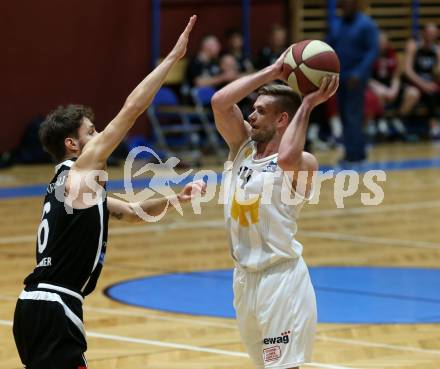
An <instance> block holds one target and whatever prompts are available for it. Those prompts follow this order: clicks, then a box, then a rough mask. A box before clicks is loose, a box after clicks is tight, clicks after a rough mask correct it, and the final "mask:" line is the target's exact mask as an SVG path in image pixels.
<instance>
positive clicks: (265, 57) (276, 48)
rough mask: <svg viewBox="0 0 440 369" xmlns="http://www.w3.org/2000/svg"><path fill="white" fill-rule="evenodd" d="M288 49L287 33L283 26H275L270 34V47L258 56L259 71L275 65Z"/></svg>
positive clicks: (265, 48) (266, 47)
mask: <svg viewBox="0 0 440 369" xmlns="http://www.w3.org/2000/svg"><path fill="white" fill-rule="evenodd" d="M286 48H287V31H286V29H285V28H284V27H283V26H281V25H279V24H274V25H273V26H272V30H271V33H270V39H269V45H268V46H265V47H263V49H262V50H261V51H260V53H259V54H258V56H257V59H256V62H255V65H256V67H257V69H258V70H260V69H263V68H266V67H267V66H269V65H272V64H273V63H275V62H276V61H277V59H278V58H279V57H280V55H281V54H282V53H283V52H284V51H285V50H286Z"/></svg>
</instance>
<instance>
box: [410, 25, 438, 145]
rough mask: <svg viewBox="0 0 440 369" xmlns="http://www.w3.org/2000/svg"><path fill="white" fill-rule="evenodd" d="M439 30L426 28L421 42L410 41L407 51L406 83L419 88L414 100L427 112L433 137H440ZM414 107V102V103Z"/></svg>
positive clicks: (430, 26) (429, 26) (433, 27)
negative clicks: (439, 109) (439, 100)
mask: <svg viewBox="0 0 440 369" xmlns="http://www.w3.org/2000/svg"><path fill="white" fill-rule="evenodd" d="M437 35H438V30H437V26H436V25H435V24H434V23H428V24H426V25H425V27H424V28H423V31H422V33H421V36H422V37H421V39H420V40H418V41H416V40H413V39H411V40H409V41H408V42H407V44H406V48H405V66H404V72H405V81H406V83H408V84H409V85H411V86H414V87H415V88H416V91H417V93H416V95H415V96H414V99H415V101H416V102H418V101H419V100H420V101H422V102H423V103H424V104H425V105H426V107H427V109H428V117H429V124H430V134H431V136H432V137H435V138H439V137H440V125H439V120H438V115H437V111H436V110H437V107H438V99H439V92H440V88H439V83H438V82H439V79H438V70H439V69H440V48H439V46H438V45H436V40H437ZM414 104H415V103H414Z"/></svg>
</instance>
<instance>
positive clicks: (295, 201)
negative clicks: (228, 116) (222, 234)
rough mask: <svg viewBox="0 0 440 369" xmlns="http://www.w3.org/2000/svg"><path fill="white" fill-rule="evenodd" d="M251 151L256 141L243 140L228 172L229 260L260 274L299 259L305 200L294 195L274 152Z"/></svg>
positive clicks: (227, 225) (226, 214) (226, 217)
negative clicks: (299, 226)
mask: <svg viewBox="0 0 440 369" xmlns="http://www.w3.org/2000/svg"><path fill="white" fill-rule="evenodd" d="M255 153H256V149H255V146H254V143H253V142H252V141H250V140H249V141H247V142H245V143H244V144H243V145H242V146H241V148H240V150H239V151H238V153H237V156H236V158H235V160H234V162H233V163H232V165H231V166H230V167H229V168H228V169H226V172H225V176H226V178H228V179H227V185H226V186H225V196H226V197H225V200H226V201H225V208H224V211H225V220H226V227H227V230H228V233H229V241H230V246H231V253H232V257H233V258H234V260H235V261H236V262H237V263H238V264H239V265H240V266H241V267H242V268H245V269H248V270H253V271H258V270H263V269H266V268H267V267H269V266H271V265H274V264H277V263H278V262H280V261H282V260H287V259H295V258H298V257H299V256H301V254H302V245H301V244H300V243H299V242H298V241H297V240H296V239H295V234H296V232H297V223H296V221H297V219H298V216H299V212H300V210H301V208H302V206H303V205H304V203H305V201H307V199H305V198H304V197H303V196H301V195H299V194H298V193H295V192H293V191H292V185H291V183H292V180H291V178H290V179H289V176H288V175H287V173H285V172H284V171H283V170H282V169H281V168H280V167H279V166H278V164H277V159H278V154H273V155H270V156H267V157H265V158H262V159H255V158H254V155H255ZM227 176H229V177H227Z"/></svg>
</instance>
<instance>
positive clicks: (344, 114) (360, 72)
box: [328, 0, 378, 165]
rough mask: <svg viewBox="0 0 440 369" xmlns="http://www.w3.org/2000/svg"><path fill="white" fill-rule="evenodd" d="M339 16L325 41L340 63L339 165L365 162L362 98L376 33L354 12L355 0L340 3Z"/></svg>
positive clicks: (368, 21)
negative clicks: (341, 150)
mask: <svg viewBox="0 0 440 369" xmlns="http://www.w3.org/2000/svg"><path fill="white" fill-rule="evenodd" d="M341 3H342V17H338V18H337V19H336V20H335V22H334V24H331V25H330V30H329V35H328V42H329V43H330V45H332V46H333V48H334V49H335V51H336V53H337V54H338V56H339V59H340V62H341V74H340V84H339V92H338V106H339V113H340V116H341V121H342V125H343V129H344V131H343V143H344V147H345V157H344V159H343V160H342V161H341V164H343V165H351V164H355V163H356V162H361V161H363V160H365V159H366V156H367V155H366V143H365V137H364V133H363V121H364V95H365V89H366V87H367V83H368V80H369V78H370V75H371V67H372V65H373V62H374V60H375V59H376V56H377V54H378V31H377V26H376V24H375V23H374V22H373V20H372V19H371V18H370V17H368V16H367V15H365V14H363V13H362V12H360V11H359V10H358V3H357V1H356V0H342V1H341Z"/></svg>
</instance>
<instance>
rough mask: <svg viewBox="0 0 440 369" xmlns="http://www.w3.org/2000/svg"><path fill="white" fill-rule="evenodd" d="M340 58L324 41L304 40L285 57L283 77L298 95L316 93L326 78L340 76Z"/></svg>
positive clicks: (291, 47) (289, 50)
mask: <svg viewBox="0 0 440 369" xmlns="http://www.w3.org/2000/svg"><path fill="white" fill-rule="evenodd" d="M339 69H340V67H339V58H338V56H337V55H336V53H335V51H334V50H333V49H332V48H331V47H330V46H329V45H327V44H326V43H325V42H323V41H319V40H304V41H301V42H298V43H296V44H293V45H292V46H290V47H289V49H288V50H287V53H286V56H285V57H284V64H283V72H282V73H283V77H284V80H285V81H286V82H287V84H288V85H289V86H290V87H291V88H292V89H293V90H294V91H295V92H297V93H298V94H300V95H307V94H309V93H310V92H313V91H316V90H317V89H318V88H319V86H320V84H321V81H322V78H323V77H325V76H329V75H330V76H331V75H336V74H339Z"/></svg>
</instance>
